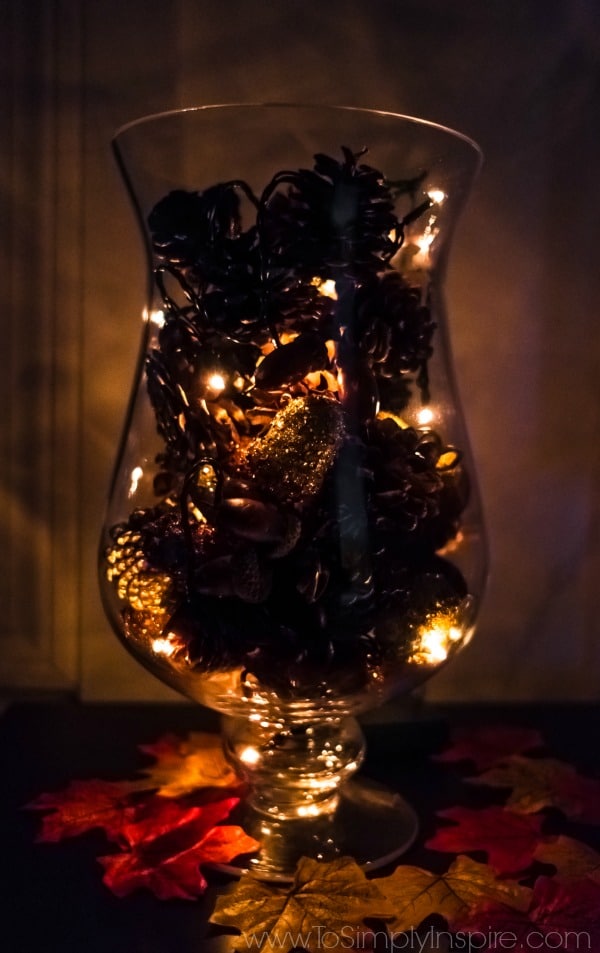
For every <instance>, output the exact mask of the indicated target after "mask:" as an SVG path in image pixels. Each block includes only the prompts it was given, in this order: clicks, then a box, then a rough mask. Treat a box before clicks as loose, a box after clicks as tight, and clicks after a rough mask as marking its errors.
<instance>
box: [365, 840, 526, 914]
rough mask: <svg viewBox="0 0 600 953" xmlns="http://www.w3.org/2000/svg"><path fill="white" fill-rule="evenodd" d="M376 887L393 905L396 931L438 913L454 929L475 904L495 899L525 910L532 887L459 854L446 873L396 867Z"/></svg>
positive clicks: (378, 881)
mask: <svg viewBox="0 0 600 953" xmlns="http://www.w3.org/2000/svg"><path fill="white" fill-rule="evenodd" d="M377 886H378V887H379V889H380V890H381V892H382V893H383V894H384V895H385V896H386V897H387V898H388V900H390V901H391V902H392V904H393V906H394V912H395V917H394V922H393V924H392V926H393V929H394V932H397V933H404V932H406V931H407V930H412V929H415V928H416V927H418V926H419V924H420V923H422V922H423V920H425V918H426V917H429V916H431V915H432V914H439V916H442V917H444V918H445V919H446V920H447V921H448V923H449V925H450V927H451V928H453V926H454V923H455V922H456V920H457V919H458V918H459V917H461V916H464V915H465V914H466V913H467V912H468V911H469V910H470V909H471V908H472V907H474V906H475V905H476V904H480V903H482V902H483V901H486V900H487V901H490V900H495V901H498V902H500V903H503V904H505V905H506V906H508V907H514V908H515V909H516V910H526V909H527V907H528V905H529V900H530V896H531V890H529V889H528V888H527V887H522V886H520V884H518V883H516V882H515V881H512V880H497V879H496V876H495V874H494V871H493V870H492V868H491V867H488V865H487V864H479V863H477V861H475V860H471V858H470V857H464V856H460V857H457V858H456V860H455V861H454V863H453V864H452V866H451V867H450V868H449V869H448V870H447V872H446V873H445V874H434V873H431V871H429V870H423V869H422V868H421V867H409V866H403V865H401V866H400V867H397V868H396V870H395V871H394V873H393V874H390V876H389V877H383V878H381V879H378V880H377Z"/></svg>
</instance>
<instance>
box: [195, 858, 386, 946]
mask: <svg viewBox="0 0 600 953" xmlns="http://www.w3.org/2000/svg"><path fill="white" fill-rule="evenodd" d="M393 914H394V910H393V907H392V906H391V904H390V902H389V901H388V900H386V899H385V898H384V897H383V896H382V894H381V893H380V891H379V889H378V887H377V886H376V885H375V883H374V882H372V881H369V880H367V878H366V877H365V875H364V873H363V872H362V870H361V869H360V867H359V866H358V864H357V863H356V862H355V861H354V860H352V859H351V858H350V857H340V858H337V859H336V860H332V861H329V862H323V861H317V860H311V859H310V858H308V857H303V858H302V859H301V860H300V861H299V863H298V866H297V868H296V873H295V876H294V880H293V882H292V884H291V885H290V886H286V887H280V886H276V885H275V884H269V883H263V882H262V881H260V880H257V879H256V877H254V876H253V875H252V874H246V875H245V876H244V877H243V878H242V879H241V880H240V882H239V884H238V885H237V887H236V888H235V889H234V891H233V892H232V893H230V894H226V895H225V896H221V897H219V898H218V900H217V903H216V906H215V909H214V911H213V913H212V916H211V917H210V921H211V923H218V924H220V925H221V926H233V927H236V928H237V929H238V930H240V932H241V933H242V935H243V939H244V947H242V948H243V949H249V948H253V949H256V950H257V951H259V950H262V949H269V950H270V949H278V950H280V951H281V953H288V951H289V950H292V949H293V948H294V947H301V948H305V949H308V950H322V949H328V948H330V947H331V939H332V937H333V938H337V939H338V941H339V939H340V938H345V939H346V940H349V939H350V936H351V934H352V933H353V931H354V928H355V927H356V926H357V925H359V924H360V923H361V922H362V920H363V918H364V917H375V918H381V919H386V918H387V919H390V918H391V917H392V916H393ZM328 943H329V947H328V945H327V944H328Z"/></svg>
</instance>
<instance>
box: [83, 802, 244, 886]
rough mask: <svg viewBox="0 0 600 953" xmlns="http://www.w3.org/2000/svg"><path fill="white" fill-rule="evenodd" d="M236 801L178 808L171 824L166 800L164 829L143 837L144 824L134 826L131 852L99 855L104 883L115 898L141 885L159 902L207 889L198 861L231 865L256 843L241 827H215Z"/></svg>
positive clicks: (169, 809) (171, 819) (170, 812)
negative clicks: (177, 817) (177, 820)
mask: <svg viewBox="0 0 600 953" xmlns="http://www.w3.org/2000/svg"><path fill="white" fill-rule="evenodd" d="M237 803H238V799H237V798H227V799H225V800H223V801H215V802H213V803H211V804H207V805H204V806H203V807H199V806H196V807H188V808H184V807H181V808H180V817H179V823H175V824H174V822H173V817H172V816H171V815H172V809H173V807H174V805H173V804H171V807H170V808H169V806H168V805H169V802H168V801H167V802H166V804H167V807H166V808H165V811H166V814H167V815H168V817H169V821H168V823H167V830H166V832H165V833H162V834H160V835H159V836H156V837H155V836H148V837H144V824H143V822H142V823H141V824H137V825H135V837H134V840H133V846H132V849H131V850H130V851H123V852H121V853H119V854H111V855H109V856H107V857H100V858H99V860H100V863H101V864H102V865H103V867H104V871H105V872H104V878H103V879H104V883H105V884H106V886H107V887H109V889H110V890H112V891H113V893H115V894H116V895H117V896H118V897H124V896H126V895H127V894H129V893H131V892H132V891H133V890H137V889H139V888H141V887H145V888H147V889H148V890H151V891H152V892H153V893H154V894H155V896H157V897H158V898H159V899H161V900H168V899H171V898H173V897H179V898H181V899H184V900H193V899H194V898H195V897H197V896H200V895H201V894H202V893H204V891H205V890H206V887H207V883H206V880H205V878H204V876H203V874H202V873H201V871H200V865H201V864H206V863H229V861H231V860H233V859H234V857H237V856H238V855H240V854H246V853H251V852H253V851H255V850H257V848H258V847H259V844H258V842H257V841H255V840H254V839H253V838H252V837H249V836H248V835H247V834H245V833H244V831H243V830H242V829H241V828H240V827H237V826H234V825H223V826H216V825H218V823H219V821H221V820H223V819H224V818H225V817H227V815H228V814H229V813H230V812H231V810H232V809H233V808H234V807H235V805H236V804H237ZM165 819H166V818H165Z"/></svg>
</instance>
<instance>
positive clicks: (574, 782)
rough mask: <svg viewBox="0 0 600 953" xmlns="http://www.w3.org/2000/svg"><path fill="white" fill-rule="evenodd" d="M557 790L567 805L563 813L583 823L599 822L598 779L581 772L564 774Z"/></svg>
mask: <svg viewBox="0 0 600 953" xmlns="http://www.w3.org/2000/svg"><path fill="white" fill-rule="evenodd" d="M557 790H558V793H559V795H560V796H561V797H562V799H563V800H564V802H565V803H566V804H567V805H568V807H567V809H566V810H565V813H566V814H567V816H568V817H573V818H576V819H577V820H578V821H581V822H582V823H583V824H600V781H598V780H597V779H596V778H586V777H584V776H583V775H581V774H573V775H572V776H569V775H568V774H565V776H564V777H562V778H560V780H559V781H558V782H557Z"/></svg>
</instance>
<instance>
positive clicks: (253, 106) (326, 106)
mask: <svg viewBox="0 0 600 953" xmlns="http://www.w3.org/2000/svg"><path fill="white" fill-rule="evenodd" d="M219 109H221V110H228V109H231V110H233V109H248V110H256V111H258V110H260V109H281V110H284V109H286V110H291V109H305V110H310V111H311V112H314V113H317V112H328V111H329V112H337V113H341V112H347V113H359V114H361V115H362V116H373V117H375V116H379V117H383V118H387V119H398V120H403V121H404V122H407V123H412V124H413V125H415V126H421V127H425V128H428V129H430V130H432V131H434V132H440V133H443V134H445V135H448V136H451V137H453V138H454V139H456V140H459V141H461V142H463V143H464V144H465V145H466V146H468V147H469V148H470V149H472V150H473V152H474V153H475V156H476V159H477V168H479V167H480V166H481V163H482V161H483V151H482V149H481V147H480V145H479V144H478V143H477V142H476V141H475V139H472V138H471V137H470V136H468V135H466V133H464V132H460V131H459V130H458V129H453V128H452V127H450V126H445V125H443V124H442V123H438V122H434V121H433V120H430V119H422V118H420V117H418V116H409V115H407V114H405V113H397V112H393V111H391V110H387V109H375V108H371V107H366V106H342V105H335V104H331V103H288V102H260V101H259V102H246V103H244V102H233V103H207V104H205V105H201V106H184V107H181V108H178V109H167V110H164V111H161V112H155V113H149V114H148V115H146V116H139V117H138V118H137V119H132V120H130V121H129V122H126V123H124V124H123V125H122V126H119V128H118V129H117V130H116V132H115V133H114V135H113V137H112V143H113V146H114V147H115V148H117V149H118V142H119V140H120V139H121V138H122V136H123V135H124V134H125V133H128V132H130V131H131V130H133V129H136V128H138V127H139V126H142V125H145V124H146V123H151V122H156V121H157V120H160V119H172V118H174V117H176V116H182V115H184V114H195V113H202V112H208V111H209V110H219Z"/></svg>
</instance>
